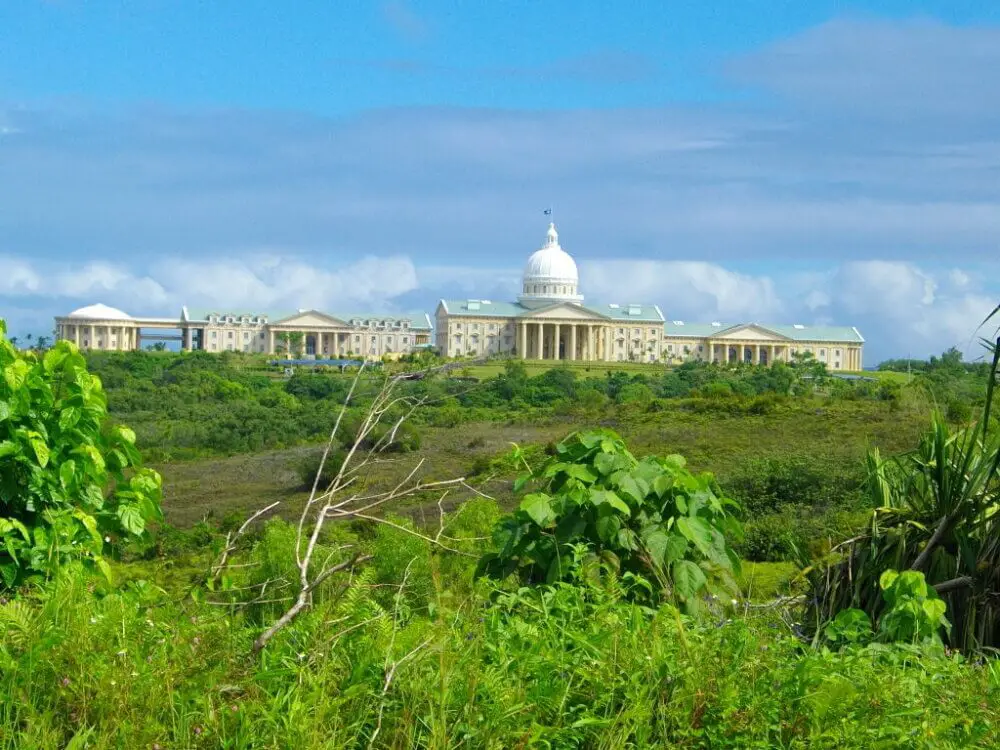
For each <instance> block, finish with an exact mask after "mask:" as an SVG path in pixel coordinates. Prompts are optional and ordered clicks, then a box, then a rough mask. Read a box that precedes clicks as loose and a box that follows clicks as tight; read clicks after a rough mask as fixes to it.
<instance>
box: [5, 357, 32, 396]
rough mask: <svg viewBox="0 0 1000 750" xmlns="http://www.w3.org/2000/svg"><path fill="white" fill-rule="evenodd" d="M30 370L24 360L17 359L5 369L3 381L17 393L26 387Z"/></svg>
mask: <svg viewBox="0 0 1000 750" xmlns="http://www.w3.org/2000/svg"><path fill="white" fill-rule="evenodd" d="M30 370H31V366H30V365H29V364H28V363H27V362H25V361H24V360H23V359H15V360H14V361H13V362H11V363H10V364H9V365H7V366H6V367H4V368H3V379H4V380H6V381H7V385H8V387H9V388H10V389H11V390H12V391H16V390H18V389H19V388H20V387H21V386H23V385H24V381H25V379H26V378H27V377H28V372H30Z"/></svg>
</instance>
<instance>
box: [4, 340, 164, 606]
mask: <svg viewBox="0 0 1000 750" xmlns="http://www.w3.org/2000/svg"><path fill="white" fill-rule="evenodd" d="M5 333H6V327H5V326H4V324H3V321H0V373H2V378H0V586H3V587H7V588H14V587H16V586H19V585H21V584H22V583H25V582H28V581H30V580H32V579H33V578H36V577H43V578H47V577H50V576H51V575H52V574H53V573H54V572H55V571H56V570H57V569H58V568H59V567H60V566H62V565H63V564H65V563H66V562H68V561H70V560H73V559H80V560H83V561H86V562H88V563H90V564H94V565H97V566H98V567H100V568H101V570H103V571H104V572H105V574H107V572H108V568H107V564H106V563H105V562H104V559H103V557H102V553H103V549H104V545H105V544H106V543H107V542H108V541H110V539H111V537H112V536H115V537H120V536H121V537H136V536H140V535H142V534H143V533H144V532H145V530H146V524H147V523H148V522H150V521H152V520H159V519H160V518H161V513H160V496H161V483H160V476H159V475H158V474H157V473H156V472H155V471H152V470H149V469H143V468H141V461H140V457H139V451H138V450H137V449H136V447H135V433H134V432H133V431H132V430H130V429H129V428H127V427H125V426H123V425H111V424H110V423H108V422H107V419H106V417H107V410H106V401H105V396H104V391H103V389H102V387H101V381H100V379H99V378H97V377H95V376H94V375H91V374H90V373H89V372H87V366H86V362H85V361H84V359H83V357H82V356H81V355H80V353H79V352H78V351H77V350H76V347H75V346H73V345H72V344H70V343H69V342H66V341H60V342H59V343H57V344H56V345H55V346H54V347H53V348H51V349H49V350H48V351H46V352H45V354H44V355H43V356H42V355H38V354H36V353H34V352H20V351H17V350H15V349H14V347H13V346H12V345H11V344H10V342H9V341H7V339H6V337H5V335H4V334H5Z"/></svg>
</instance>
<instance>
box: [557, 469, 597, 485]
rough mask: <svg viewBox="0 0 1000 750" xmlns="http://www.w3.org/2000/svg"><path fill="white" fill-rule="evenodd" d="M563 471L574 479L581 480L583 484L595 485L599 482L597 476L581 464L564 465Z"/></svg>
mask: <svg viewBox="0 0 1000 750" xmlns="http://www.w3.org/2000/svg"><path fill="white" fill-rule="evenodd" d="M562 471H563V472H564V473H566V474H567V475H569V476H571V477H573V478H574V479H579V480H580V481H581V482H586V483H587V484H593V483H594V482H596V481H597V475H596V474H595V473H594V472H592V471H591V470H590V469H588V468H587V467H586V466H583V465H581V464H563V465H562Z"/></svg>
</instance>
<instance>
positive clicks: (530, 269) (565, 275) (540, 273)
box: [524, 224, 580, 284]
mask: <svg viewBox="0 0 1000 750" xmlns="http://www.w3.org/2000/svg"><path fill="white" fill-rule="evenodd" d="M528 279H531V280H532V281H548V280H550V279H551V280H554V281H561V282H564V283H566V282H568V283H571V284H576V283H577V282H578V281H579V280H580V275H579V273H578V272H577V270H576V261H575V260H573V256H572V255H570V254H569V253H567V252H566V251H565V250H563V249H562V248H561V247H560V246H559V234H558V233H557V232H556V228H555V225H553V224H550V225H549V231H548V235H547V236H546V239H545V247H543V248H542V249H541V250H536V251H535V252H534V253H532V255H531V257H530V258H528V264H527V265H526V266H525V267H524V280H525V281H528Z"/></svg>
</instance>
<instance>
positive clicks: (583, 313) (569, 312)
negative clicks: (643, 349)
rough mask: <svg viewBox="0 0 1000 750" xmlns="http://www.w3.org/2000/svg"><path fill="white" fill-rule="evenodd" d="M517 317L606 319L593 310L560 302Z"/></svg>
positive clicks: (535, 318) (534, 318) (536, 318)
mask: <svg viewBox="0 0 1000 750" xmlns="http://www.w3.org/2000/svg"><path fill="white" fill-rule="evenodd" d="M518 317H520V318H529V319H531V320H539V319H543V320H550V319H551V320H595V321H602V322H603V321H606V320H608V318H606V317H605V316H603V315H601V314H599V313H595V312H594V311H593V310H588V309H587V308H585V307H581V306H580V305H573V304H570V303H561V304H557V305H552V306H551V307H543V308H541V309H539V310H532V311H531V312H529V313H525V314H524V315H520V316H518Z"/></svg>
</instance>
